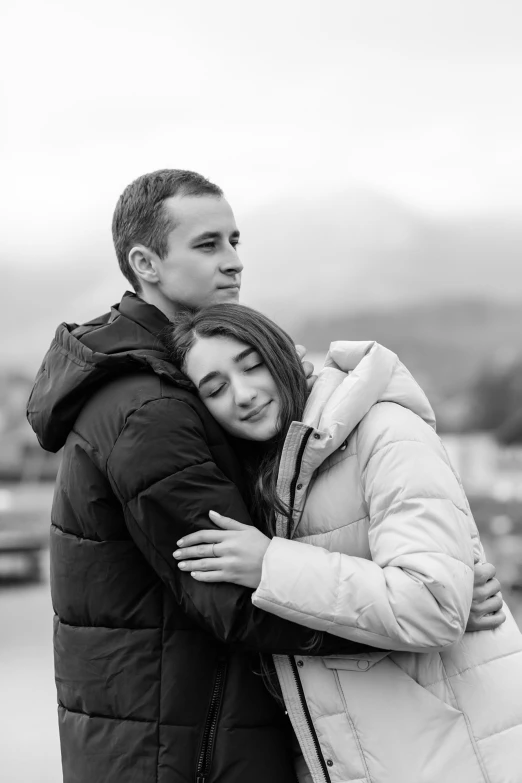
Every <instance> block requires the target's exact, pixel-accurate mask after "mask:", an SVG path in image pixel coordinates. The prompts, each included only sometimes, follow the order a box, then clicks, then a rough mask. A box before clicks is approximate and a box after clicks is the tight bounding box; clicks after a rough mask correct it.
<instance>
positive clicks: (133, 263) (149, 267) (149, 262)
mask: <svg viewBox="0 0 522 783" xmlns="http://www.w3.org/2000/svg"><path fill="white" fill-rule="evenodd" d="M128 259H129V264H130V267H131V269H132V271H133V272H134V274H135V275H136V277H137V278H138V280H139V281H140V282H141V283H149V284H152V285H154V283H157V282H158V281H159V276H158V263H159V259H158V257H157V255H156V253H153V252H152V251H151V250H149V249H148V248H147V247H145V246H144V245H134V247H133V248H131V249H130V250H129V255H128Z"/></svg>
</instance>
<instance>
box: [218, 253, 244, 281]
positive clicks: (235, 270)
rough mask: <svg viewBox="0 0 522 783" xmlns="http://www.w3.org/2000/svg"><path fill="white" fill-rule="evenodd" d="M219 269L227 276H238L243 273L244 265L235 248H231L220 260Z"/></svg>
mask: <svg viewBox="0 0 522 783" xmlns="http://www.w3.org/2000/svg"><path fill="white" fill-rule="evenodd" d="M219 267H220V269H221V271H222V272H223V273H224V274H226V275H238V274H239V273H240V272H242V271H243V264H242V262H241V260H240V258H239V256H238V254H237V252H236V250H235V249H234V248H233V247H231V246H230V247H229V248H228V249H227V250H226V252H224V253H223V255H222V256H221V259H220V264H219Z"/></svg>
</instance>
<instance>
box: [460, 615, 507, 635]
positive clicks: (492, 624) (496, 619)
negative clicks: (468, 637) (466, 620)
mask: <svg viewBox="0 0 522 783" xmlns="http://www.w3.org/2000/svg"><path fill="white" fill-rule="evenodd" d="M505 620H506V615H505V614H504V612H502V611H500V612H495V614H486V615H484V616H483V617H478V618H476V619H474V620H473V623H472V627H471V628H470V629H468V630H472V631H493V630H494V629H495V628H498V627H499V625H502V623H503V622H505ZM470 624H471V623H470Z"/></svg>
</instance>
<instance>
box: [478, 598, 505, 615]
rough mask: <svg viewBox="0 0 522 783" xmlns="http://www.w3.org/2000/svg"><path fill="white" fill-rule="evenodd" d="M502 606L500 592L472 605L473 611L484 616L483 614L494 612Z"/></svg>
mask: <svg viewBox="0 0 522 783" xmlns="http://www.w3.org/2000/svg"><path fill="white" fill-rule="evenodd" d="M501 608H502V596H501V594H500V593H497V594H496V595H493V596H492V597H491V598H488V599H487V600H486V601H481V602H480V603H479V604H478V605H477V604H475V605H474V611H475V612H477V613H478V615H479V616H482V617H483V616H484V615H485V614H494V613H495V612H498V610H499V609H501Z"/></svg>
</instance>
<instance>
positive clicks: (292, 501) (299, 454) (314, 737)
mask: <svg viewBox="0 0 522 783" xmlns="http://www.w3.org/2000/svg"><path fill="white" fill-rule="evenodd" d="M312 432H313V429H312V428H311V427H310V428H309V429H308V430H307V431H306V432H305V434H304V435H303V440H302V441H301V444H300V446H299V451H298V452H297V458H296V461H295V473H294V476H293V478H292V483H291V484H290V511H289V514H288V527H287V531H286V537H287V538H290V537H291V535H292V527H293V522H294V505H295V493H296V488H297V480H298V478H299V473H300V472H301V462H302V461H303V454H304V451H305V448H306V444H307V443H308V440H309V438H310V435H311V434H312ZM288 660H289V661H290V666H291V667H292V674H293V675H294V679H295V684H296V687H297V693H298V694H299V701H300V703H301V709H302V710H303V714H304V716H305V719H306V723H307V725H308V731H309V732H310V734H311V737H312V740H313V743H314V747H315V752H316V754H317V758H318V760H319V764H320V765H321V770H322V772H323V775H324V779H325V781H326V783H331V779H330V775H329V774H328V769H327V766H326V762H325V760H324V756H323V754H322V752H321V746H320V745H319V740H318V739H317V734H316V733H315V728H314V724H313V721H312V718H311V716H310V711H309V709H308V704H307V703H306V698H305V695H304V691H303V685H302V683H301V678H300V677H299V672H298V671H297V664H296V662H295V659H294V657H293V656H292V655H289V656H288Z"/></svg>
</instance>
